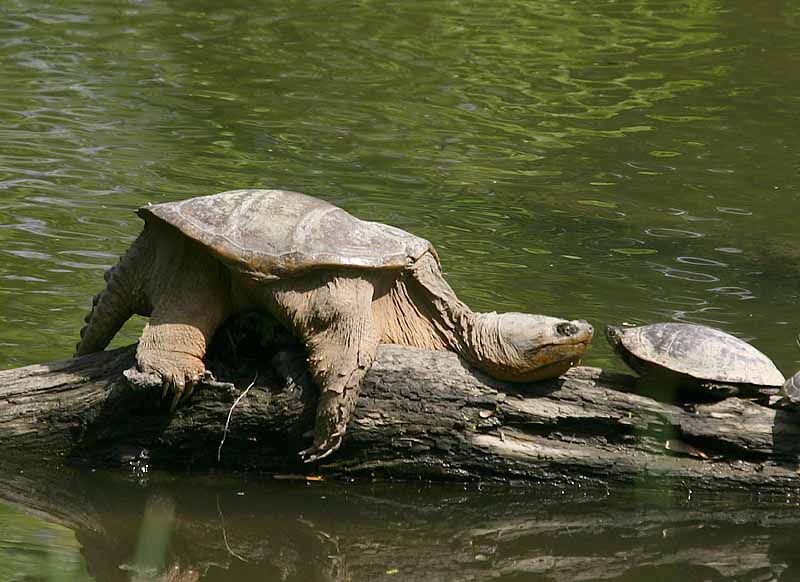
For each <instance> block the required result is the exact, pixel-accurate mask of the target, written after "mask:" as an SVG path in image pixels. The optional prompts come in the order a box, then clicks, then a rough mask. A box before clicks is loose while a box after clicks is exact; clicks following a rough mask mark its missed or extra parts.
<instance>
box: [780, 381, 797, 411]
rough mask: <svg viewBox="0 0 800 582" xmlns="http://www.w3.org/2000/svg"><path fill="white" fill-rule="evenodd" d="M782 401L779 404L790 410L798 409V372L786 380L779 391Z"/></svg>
mask: <svg viewBox="0 0 800 582" xmlns="http://www.w3.org/2000/svg"><path fill="white" fill-rule="evenodd" d="M781 394H782V395H783V399H782V402H781V404H783V405H785V406H788V407H790V408H800V372H795V374H794V376H792V377H791V378H789V379H788V380H786V382H785V383H784V384H783V388H782V389H781Z"/></svg>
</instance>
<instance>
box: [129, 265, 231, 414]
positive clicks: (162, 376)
mask: <svg viewBox="0 0 800 582" xmlns="http://www.w3.org/2000/svg"><path fill="white" fill-rule="evenodd" d="M187 254H188V253H187ZM153 295H156V296H157V301H155V302H154V303H155V305H154V307H153V312H152V314H151V316H150V321H149V322H148V324H147V325H146V326H145V328H144V331H143V332H142V337H141V338H140V340H139V345H138V347H137V349H136V364H137V369H135V370H134V369H131V370H128V371H127V372H126V373H125V375H126V377H127V378H128V379H129V380H130V381H132V382H133V383H134V384H137V385H140V386H143V387H154V386H160V387H161V388H162V398H163V397H166V396H167V395H168V394H169V393H170V392H171V393H172V395H173V397H172V403H171V409H174V408H175V407H176V406H177V404H178V403H179V402H180V401H181V400H186V399H187V398H188V397H189V396H190V395H191V393H192V390H193V389H194V387H195V385H196V384H197V383H198V382H199V381H200V380H201V379H202V378H203V376H204V374H205V364H204V363H203V357H204V356H205V354H206V350H207V348H208V344H209V342H210V340H211V337H212V336H213V334H214V332H215V331H216V329H217V328H218V327H219V325H220V324H221V323H222V322H223V321H224V320H225V318H226V317H227V315H228V314H229V311H230V306H229V302H230V298H229V294H228V293H227V287H226V285H225V275H224V273H223V267H222V266H220V265H218V264H217V263H216V262H215V261H213V260H212V259H210V258H204V257H202V256H200V257H197V256H195V257H191V256H186V257H185V260H184V261H182V263H181V265H180V266H179V268H178V269H177V270H176V272H175V274H174V276H173V277H171V280H170V281H168V282H166V286H165V287H163V288H162V289H159V290H158V293H153Z"/></svg>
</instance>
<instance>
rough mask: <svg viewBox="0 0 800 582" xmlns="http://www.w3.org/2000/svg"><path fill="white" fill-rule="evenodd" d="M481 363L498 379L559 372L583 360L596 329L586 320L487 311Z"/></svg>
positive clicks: (483, 318) (544, 376) (482, 321)
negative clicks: (582, 357)
mask: <svg viewBox="0 0 800 582" xmlns="http://www.w3.org/2000/svg"><path fill="white" fill-rule="evenodd" d="M479 321H480V324H479V327H481V328H482V330H481V331H482V332H483V333H481V334H480V336H479V341H481V340H483V341H482V345H480V346H477V347H478V348H479V349H478V350H477V351H478V352H479V356H480V357H479V360H480V361H479V362H478V366H479V367H481V368H482V369H484V370H485V371H486V372H488V373H489V374H491V375H492V376H494V377H495V378H498V379H499V380H508V381H511V382H530V381H534V380H545V379H547V378H555V377H557V376H560V375H561V374H563V373H564V372H566V371H567V370H568V369H570V368H571V367H572V366H575V365H577V364H578V363H579V362H580V358H581V356H582V355H583V353H584V352H585V351H586V348H587V347H588V346H589V342H590V341H591V339H592V334H593V332H594V330H593V329H592V326H591V325H589V324H588V323H587V322H585V321H583V320H574V321H568V320H564V319H559V318H557V317H548V316H545V315H531V314H528V313H500V314H498V313H484V314H482V315H481V318H480V320H479Z"/></svg>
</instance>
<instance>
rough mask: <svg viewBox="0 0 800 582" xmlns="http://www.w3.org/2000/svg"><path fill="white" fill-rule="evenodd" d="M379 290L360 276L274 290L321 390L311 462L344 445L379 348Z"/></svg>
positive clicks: (309, 452) (309, 454)
mask: <svg viewBox="0 0 800 582" xmlns="http://www.w3.org/2000/svg"><path fill="white" fill-rule="evenodd" d="M317 283H318V284H317ZM373 292H374V288H373V285H372V283H371V282H370V281H367V280H365V279H362V278H360V277H355V276H327V277H325V276H323V277H322V278H321V280H320V281H313V282H311V284H308V285H297V284H296V282H295V284H293V285H292V287H288V286H287V287H284V288H282V289H278V290H276V291H275V292H274V294H273V297H274V300H275V302H276V303H277V305H276V307H277V314H278V315H279V317H280V316H283V317H285V318H286V319H287V320H288V323H289V325H290V328H291V329H292V330H293V332H294V333H295V334H296V335H297V336H298V337H300V338H301V339H302V340H303V341H304V343H305V345H306V349H307V351H308V365H309V371H310V372H311V377H312V378H313V380H314V383H315V384H316V385H317V386H318V387H319V390H320V396H319V401H318V403H317V411H316V420H315V423H314V443H313V445H312V446H311V447H309V448H308V449H306V450H304V451H302V452H301V453H300V454H301V456H302V457H303V459H304V460H305V461H306V462H313V461H317V460H320V459H322V458H324V457H326V456H328V455H330V454H331V453H332V452H334V451H335V450H336V449H337V448H339V445H340V444H341V441H342V435H343V434H344V432H345V430H346V429H347V424H348V422H349V421H350V418H351V416H352V415H353V410H354V409H355V406H356V401H357V400H358V395H359V393H360V390H361V381H362V380H363V378H364V375H365V374H366V373H367V371H368V370H369V368H370V366H372V362H373V360H374V359H375V351H376V350H377V347H378V340H379V338H378V333H377V330H376V326H375V322H374V320H373V315H372V308H371V305H372V297H373Z"/></svg>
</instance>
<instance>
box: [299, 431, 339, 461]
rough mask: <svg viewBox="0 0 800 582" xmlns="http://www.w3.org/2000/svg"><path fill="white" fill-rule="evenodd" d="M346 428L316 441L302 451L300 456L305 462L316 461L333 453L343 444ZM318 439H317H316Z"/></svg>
mask: <svg viewBox="0 0 800 582" xmlns="http://www.w3.org/2000/svg"><path fill="white" fill-rule="evenodd" d="M343 435H344V429H341V430H338V431H336V432H335V433H333V434H332V435H330V436H329V437H327V438H326V439H323V440H322V441H321V442H319V443H316V442H315V443H314V444H313V445H311V446H310V447H308V448H307V449H304V450H302V451H300V458H301V459H303V462H304V463H314V462H316V461H320V460H322V459H324V458H325V457H327V456H328V455H330V454H332V453H333V452H334V451H335V450H336V449H338V448H339V446H340V445H341V444H342V436H343ZM315 440H316V439H315Z"/></svg>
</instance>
